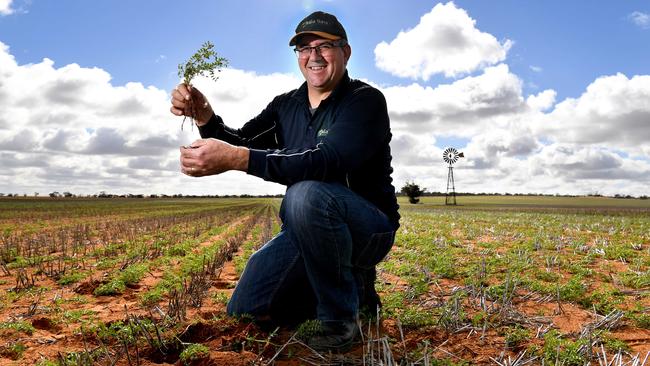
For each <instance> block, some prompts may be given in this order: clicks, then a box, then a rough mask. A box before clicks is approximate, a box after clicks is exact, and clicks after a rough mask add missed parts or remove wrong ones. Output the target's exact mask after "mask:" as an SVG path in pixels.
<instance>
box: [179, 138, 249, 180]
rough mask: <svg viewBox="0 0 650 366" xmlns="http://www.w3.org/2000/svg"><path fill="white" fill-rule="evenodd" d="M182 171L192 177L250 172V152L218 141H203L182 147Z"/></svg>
mask: <svg viewBox="0 0 650 366" xmlns="http://www.w3.org/2000/svg"><path fill="white" fill-rule="evenodd" d="M180 151H181V171H182V172H183V173H184V174H186V175H189V176H192V177H203V176H206V175H213V174H221V173H223V172H226V171H228V170H241V171H244V172H245V171H246V170H248V156H249V151H248V149H247V148H245V147H241V146H233V145H231V144H229V143H227V142H224V141H221V140H217V139H201V140H196V141H194V142H193V143H192V144H191V145H189V146H181V148H180Z"/></svg>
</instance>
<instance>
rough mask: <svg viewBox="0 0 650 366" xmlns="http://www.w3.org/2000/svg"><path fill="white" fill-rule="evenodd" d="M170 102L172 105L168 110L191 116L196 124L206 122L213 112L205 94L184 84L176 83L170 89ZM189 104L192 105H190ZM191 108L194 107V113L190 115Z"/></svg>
mask: <svg viewBox="0 0 650 366" xmlns="http://www.w3.org/2000/svg"><path fill="white" fill-rule="evenodd" d="M171 102H172V106H171V108H170V109H169V110H170V111H171V112H172V113H173V114H175V115H177V116H188V117H192V118H194V121H195V123H196V125H197V126H202V125H204V124H206V123H208V121H209V120H210V117H212V114H213V113H214V112H213V111H212V107H211V106H210V103H208V100H207V99H206V98H205V95H203V93H201V91H199V89H197V88H193V87H191V86H188V85H185V84H178V86H177V87H176V88H175V89H174V90H172V100H171ZM190 104H192V105H191V106H190ZM192 108H193V109H194V115H192Z"/></svg>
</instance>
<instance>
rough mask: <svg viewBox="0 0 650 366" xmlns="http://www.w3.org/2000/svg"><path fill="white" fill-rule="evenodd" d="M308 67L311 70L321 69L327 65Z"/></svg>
mask: <svg viewBox="0 0 650 366" xmlns="http://www.w3.org/2000/svg"><path fill="white" fill-rule="evenodd" d="M308 69H309V70H311V71H321V70H324V69H325V66H309V67H308Z"/></svg>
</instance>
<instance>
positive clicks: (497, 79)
mask: <svg viewBox="0 0 650 366" xmlns="http://www.w3.org/2000/svg"><path fill="white" fill-rule="evenodd" d="M384 93H385V94H386V98H387V100H388V104H389V112H390V116H391V121H392V126H393V128H394V129H395V130H397V131H410V132H424V131H436V133H438V134H441V135H457V136H472V135H474V134H476V133H478V132H479V131H480V130H481V129H483V128H485V125H486V123H492V122H494V120H493V119H492V118H498V117H500V116H504V115H510V114H513V113H519V112H521V111H522V110H524V109H526V108H527V107H526V104H525V103H524V100H523V98H522V96H521V93H522V91H521V81H520V80H519V78H518V77H517V76H516V75H514V74H512V73H510V71H509V69H508V66H507V65H505V64H500V65H497V66H494V67H489V68H487V69H485V71H484V72H483V74H481V75H478V76H473V77H466V78H464V79H461V80H457V81H455V82H454V83H452V84H443V85H439V86H438V87H436V88H431V87H423V86H421V85H419V84H412V85H409V86H406V87H401V86H397V87H387V88H385V89H384Z"/></svg>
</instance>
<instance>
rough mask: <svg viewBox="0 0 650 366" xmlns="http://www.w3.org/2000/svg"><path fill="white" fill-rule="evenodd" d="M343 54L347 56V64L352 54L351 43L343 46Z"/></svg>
mask: <svg viewBox="0 0 650 366" xmlns="http://www.w3.org/2000/svg"><path fill="white" fill-rule="evenodd" d="M343 56H344V57H345V64H346V65H347V64H348V60H349V59H350V56H352V47H350V45H349V44H346V45H345V46H343Z"/></svg>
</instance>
